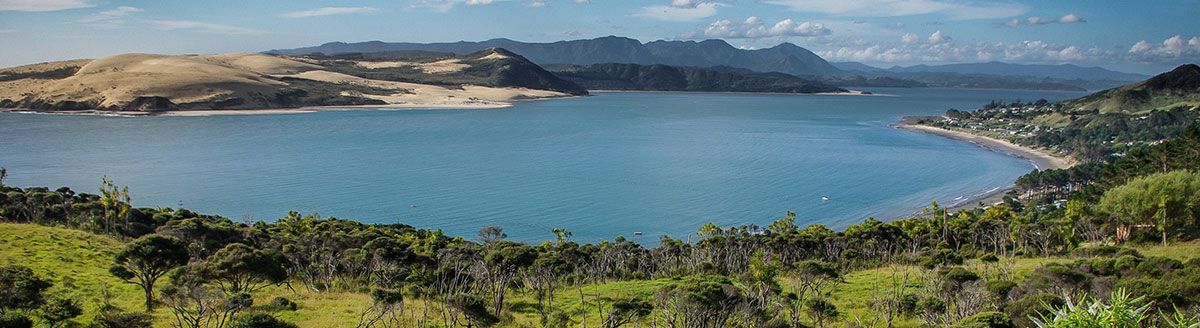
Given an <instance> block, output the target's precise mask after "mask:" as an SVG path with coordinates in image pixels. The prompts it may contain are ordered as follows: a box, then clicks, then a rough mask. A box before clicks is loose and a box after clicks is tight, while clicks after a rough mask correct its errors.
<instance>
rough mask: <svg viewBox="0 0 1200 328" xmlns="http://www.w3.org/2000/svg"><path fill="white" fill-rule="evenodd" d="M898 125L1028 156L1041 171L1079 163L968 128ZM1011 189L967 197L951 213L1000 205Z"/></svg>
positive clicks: (897, 126)
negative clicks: (970, 130) (978, 133)
mask: <svg viewBox="0 0 1200 328" xmlns="http://www.w3.org/2000/svg"><path fill="white" fill-rule="evenodd" d="M894 126H895V127H896V128H899V129H905V130H910V131H917V132H924V133H930V134H936V135H939V136H943V137H947V138H950V139H955V140H962V141H968V142H971V143H974V144H976V145H978V146H980V147H983V148H985V149H988V150H991V151H995V152H1000V153H1003V154H1007V155H1010V156H1014V157H1018V158H1023V159H1026V160H1028V161H1029V162H1030V163H1032V164H1033V166H1034V167H1036V168H1037V169H1039V170H1048V169H1065V168H1069V167H1071V166H1074V165H1075V164H1077V163H1078V162H1077V161H1076V160H1075V159H1073V158H1070V157H1058V156H1054V155H1050V154H1049V153H1046V152H1044V151H1042V150H1038V149H1033V148H1030V147H1025V146H1021V145H1018V144H1015V143H1012V142H1009V141H1008V140H1001V139H996V138H992V137H985V136H981V135H976V134H971V133H968V132H964V131H955V130H947V129H943V128H938V127H933V126H928V125H920V124H908V123H905V124H896V125H894ZM1009 190H1012V187H1008V188H1000V189H997V190H995V191H993V192H990V193H986V194H984V195H981V196H979V197H974V198H972V199H967V200H965V201H963V202H962V203H960V204H954V205H952V206H950V208H949V210H950V212H951V213H954V212H957V211H959V210H966V209H973V208H980V207H987V206H991V205H994V204H998V203H1000V202H1002V201H1004V195H1005V194H1006V193H1008V191H1009ZM980 204H982V206H980Z"/></svg>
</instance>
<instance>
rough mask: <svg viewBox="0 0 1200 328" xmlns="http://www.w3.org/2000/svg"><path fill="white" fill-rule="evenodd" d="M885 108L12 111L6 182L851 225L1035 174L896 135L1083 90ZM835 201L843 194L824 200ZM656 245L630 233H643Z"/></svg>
mask: <svg viewBox="0 0 1200 328" xmlns="http://www.w3.org/2000/svg"><path fill="white" fill-rule="evenodd" d="M868 91H871V92H874V93H877V94H888V95H889V96H818V95H775V94H721V93H598V94H596V95H595V96H591V97H582V98H572V99H560V100H548V101H531V102H520V103H517V104H515V105H514V106H513V107H509V108H502V109H486V110H478V109H476V110H448V109H435V110H386V109H383V110H381V109H369V110H332V111H320V112H315V113H302V114H277V115H217V116H202V117H171V116H159V117H102V116H76V115H33V114H17V113H0V167H5V168H7V169H8V172H9V177H8V179H7V180H5V184H8V185H14V186H49V187H52V188H57V187H59V186H69V187H72V188H73V189H75V190H77V191H79V192H90V193H95V192H96V191H97V189H98V188H99V186H100V178H101V177H102V176H105V175H107V176H108V177H109V178H110V179H112V180H113V181H115V182H116V183H117V184H119V185H127V186H129V187H130V191H131V195H132V197H133V203H134V205H136V206H150V207H154V206H167V207H178V206H180V205H182V206H183V207H186V208H188V209H191V210H194V211H197V212H201V213H211V214H220V215H223V216H226V217H229V218H231V219H233V220H238V221H240V220H268V221H270V220H274V219H276V218H279V217H282V216H283V215H285V214H286V213H287V212H288V211H290V210H297V211H300V212H304V213H310V212H319V213H321V214H322V215H327V216H335V217H339V218H345V219H353V220H359V221H363V222H372V223H396V222H399V223H405V224H409V225H413V226H416V227H419V228H432V229H442V230H444V231H445V232H446V233H448V234H451V235H460V236H464V237H467V238H474V236H475V234H476V232H477V231H478V230H479V229H480V228H482V227H485V226H501V227H503V228H504V231H505V232H506V233H507V234H508V235H509V238H510V239H514V240H521V241H529V242H540V241H543V240H547V239H551V238H552V237H553V236H552V235H551V233H550V229H551V228H560V227H561V228H567V229H568V230H570V231H572V232H573V233H574V240H576V241H582V242H596V241H599V240H605V239H607V240H611V239H613V238H615V237H617V236H625V237H626V238H632V239H634V240H635V241H638V242H641V243H645V244H657V239H658V236H660V235H664V234H667V235H672V236H674V237H677V238H685V239H686V235H688V234H691V233H694V232H695V231H696V228H698V227H699V226H701V225H703V224H705V223H707V222H710V221H712V222H714V223H716V224H718V225H722V226H731V225H748V224H756V225H759V226H764V227H765V226H766V225H768V224H770V222H772V221H774V220H775V219H778V218H779V217H782V216H783V215H784V213H785V211H793V212H796V214H797V217H798V219H797V222H796V223H797V224H798V225H801V226H804V225H807V224H812V223H820V224H825V225H828V226H830V227H831V228H842V227H845V226H847V225H850V224H854V223H857V222H860V221H862V220H863V219H866V218H868V217H875V218H879V219H885V220H886V219H894V218H897V217H903V216H905V215H908V214H911V213H914V212H915V211H918V210H919V209H920V208H922V207H923V206H925V205H927V204H929V202H931V201H938V202H939V203H942V204H953V203H961V202H967V201H971V200H972V197H976V196H979V195H982V194H983V193H986V192H987V191H989V190H997V188H1004V187H1006V186H1008V185H1010V184H1011V183H1012V182H1013V181H1014V180H1015V179H1016V178H1017V177H1019V176H1020V175H1022V174H1025V173H1028V172H1029V171H1030V170H1032V169H1033V166H1032V165H1031V164H1030V163H1029V162H1028V161H1026V160H1022V159H1019V158H1014V157H1010V156H1006V155H1004V154H1000V153H996V152H991V151H987V150H985V149H982V148H980V147H976V146H975V145H972V144H970V143H966V142H961V141H955V140H950V139H947V138H944V137H939V136H934V135H928V134H923V133H918V132H912V131H905V130H900V129H895V128H892V127H890V126H889V124H892V123H895V122H896V121H897V120H898V119H899V118H900V117H901V116H906V115H939V114H942V113H944V112H945V111H946V110H947V109H949V108H957V109H968V108H973V107H978V106H980V105H982V104H984V103H987V102H988V101H990V100H993V99H997V100H999V99H1003V100H1005V101H1015V100H1018V99H1020V100H1024V101H1033V100H1037V99H1039V98H1045V99H1047V100H1051V101H1054V100H1060V99H1068V98H1074V97H1078V96H1081V95H1082V93H1073V92H1045V91H1011V90H971V89H868ZM823 197H827V198H828V200H824V199H823ZM635 231H638V232H642V233H643V234H642V235H640V236H634V234H633V232H635Z"/></svg>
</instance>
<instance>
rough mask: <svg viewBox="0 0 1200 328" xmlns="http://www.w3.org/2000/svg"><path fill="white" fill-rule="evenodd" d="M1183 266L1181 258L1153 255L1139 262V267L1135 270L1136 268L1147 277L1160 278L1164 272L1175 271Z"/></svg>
mask: <svg viewBox="0 0 1200 328" xmlns="http://www.w3.org/2000/svg"><path fill="white" fill-rule="evenodd" d="M1182 267H1183V263H1182V262H1179V260H1176V259H1173V258H1167V257H1161V256H1151V257H1147V258H1146V259H1145V260H1143V261H1142V263H1140V264H1138V266H1137V268H1136V269H1134V270H1136V271H1137V273H1138V274H1141V275H1144V276H1147V277H1154V278H1160V277H1162V276H1163V275H1164V274H1167V273H1171V271H1175V270H1176V269H1179V268H1182Z"/></svg>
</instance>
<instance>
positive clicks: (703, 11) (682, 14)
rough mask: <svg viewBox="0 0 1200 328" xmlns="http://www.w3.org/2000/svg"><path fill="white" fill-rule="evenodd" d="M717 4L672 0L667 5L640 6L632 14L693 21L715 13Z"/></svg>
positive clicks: (673, 20)
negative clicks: (638, 9)
mask: <svg viewBox="0 0 1200 328" xmlns="http://www.w3.org/2000/svg"><path fill="white" fill-rule="evenodd" d="M719 6H721V5H720V4H718V3H715V2H698V3H697V2H692V1H691V0H673V1H671V4H670V5H667V6H650V7H642V9H641V11H639V12H637V13H635V14H634V16H638V17H646V18H651V19H656V20H662V21H672V22H694V21H698V20H701V19H704V18H708V17H712V16H713V15H716V14H717V7H719Z"/></svg>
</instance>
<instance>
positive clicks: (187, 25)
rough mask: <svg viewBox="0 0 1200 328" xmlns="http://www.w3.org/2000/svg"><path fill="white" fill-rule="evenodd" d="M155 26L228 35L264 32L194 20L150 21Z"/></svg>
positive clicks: (169, 29)
mask: <svg viewBox="0 0 1200 328" xmlns="http://www.w3.org/2000/svg"><path fill="white" fill-rule="evenodd" d="M150 24H153V25H154V26H155V27H156V28H158V29H160V30H168V31H173V30H186V31H194V32H199V33H209V34H228V35H253V34H265V33H266V32H265V31H262V30H256V29H252V28H245V27H237V26H230V25H223V24H216V23H207V22H196V21H160V20H156V21H150Z"/></svg>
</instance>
